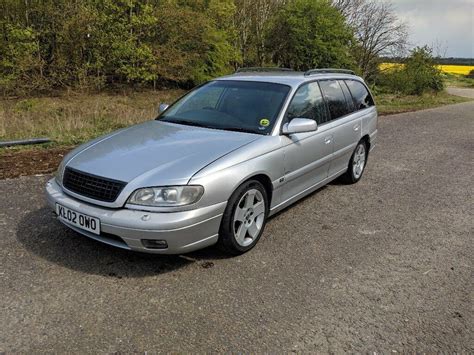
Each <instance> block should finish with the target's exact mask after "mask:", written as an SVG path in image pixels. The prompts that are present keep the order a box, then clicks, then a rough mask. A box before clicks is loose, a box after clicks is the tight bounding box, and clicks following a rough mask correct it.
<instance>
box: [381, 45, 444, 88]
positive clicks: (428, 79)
mask: <svg viewBox="0 0 474 355" xmlns="http://www.w3.org/2000/svg"><path fill="white" fill-rule="evenodd" d="M377 81H378V83H379V85H381V86H382V87H384V88H386V89H388V90H390V91H392V92H399V93H402V94H406V95H422V94H424V93H426V92H440V91H442V90H443V89H444V84H443V75H442V73H441V71H440V70H439V69H438V68H437V67H436V65H435V62H434V59H433V55H432V50H431V49H430V48H429V47H426V46H425V47H417V48H415V49H413V50H412V52H411V54H410V56H409V57H408V58H407V59H406V60H405V62H404V64H403V65H402V66H400V67H395V68H393V69H392V70H389V71H388V72H385V73H382V74H380V75H379V77H378V80H377Z"/></svg>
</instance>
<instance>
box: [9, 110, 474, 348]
mask: <svg viewBox="0 0 474 355" xmlns="http://www.w3.org/2000/svg"><path fill="white" fill-rule="evenodd" d="M473 123H474V102H468V103H464V104H459V105H455V106H447V107H443V108H439V109H433V110H427V111H422V112H414V113H408V114H400V115H394V116H387V117H383V118H381V120H380V124H379V129H380V140H379V144H378V147H377V149H376V150H375V151H374V152H373V153H372V155H371V156H370V158H369V165H368V167H367V170H366V172H365V175H364V177H363V179H362V180H361V181H360V182H359V183H358V184H356V185H353V186H345V185H342V184H339V183H333V184H331V185H329V186H327V187H326V188H323V189H321V190H320V191H318V192H316V193H314V194H312V195H311V196H309V197H307V198H305V199H304V200H302V201H300V202H299V203H297V204H296V205H294V206H293V207H291V208H288V209H286V210H285V211H283V212H282V213H280V214H278V215H277V216H276V217H274V218H272V219H271V220H270V222H269V224H268V225H267V229H266V231H265V233H264V235H263V237H262V239H261V240H260V242H259V244H258V245H257V247H256V248H254V249H253V250H252V251H251V252H250V253H248V254H246V255H243V256H240V257H234V258H226V257H225V256H224V255H222V254H220V253H219V252H218V251H216V250H215V249H212V248H211V249H207V250H204V251H200V252H196V253H192V254H190V255H188V256H187V257H186V258H183V257H179V256H176V257H174V256H171V257H164V256H152V255H143V254H135V253H131V252H125V251H122V250H118V249H114V248H112V247H108V246H105V245H102V244H100V243H98V242H94V241H92V240H89V239H87V238H85V237H82V236H80V235H77V234H75V233H74V232H71V231H69V230H67V229H66V228H64V227H63V226H61V225H60V224H59V223H58V222H57V221H55V220H54V219H53V218H52V216H51V213H50V212H49V210H48V209H47V208H46V207H45V204H44V200H43V192H42V190H43V186H44V184H45V182H46V180H47V177H44V176H43V177H27V178H19V179H13V180H3V181H0V191H1V196H2V199H0V262H1V270H0V324H1V327H0V352H1V351H6V352H39V351H42V352H46V351H54V352H66V351H68V352H78V353H79V352H80V353H86V352H89V353H90V352H132V351H133V352H143V351H160V352H167V351H177V352H179V351H220V352H223V351H240V352H290V351H297V352H314V351H318V352H343V351H360V352H366V351H377V352H392V351H426V352H435V351H447V352H453V351H459V352H460V351H465V352H471V353H472V352H474V334H473V329H474V324H473V310H474V307H473V295H474V287H473V280H474V278H473V276H474V274H473V270H474V269H473V268H474V263H473V255H474V244H473V214H472V209H473V189H472V182H473V181H474V179H473V172H474V169H473V152H474V140H473V132H474V125H473Z"/></svg>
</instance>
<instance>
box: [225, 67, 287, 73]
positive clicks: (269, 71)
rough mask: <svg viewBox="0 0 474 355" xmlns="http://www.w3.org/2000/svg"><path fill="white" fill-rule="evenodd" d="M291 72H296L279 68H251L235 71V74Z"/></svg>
mask: <svg viewBox="0 0 474 355" xmlns="http://www.w3.org/2000/svg"><path fill="white" fill-rule="evenodd" d="M290 71H294V70H293V69H289V68H278V67H249V68H239V69H237V70H236V71H235V73H234V74H237V73H248V72H263V73H271V72H290Z"/></svg>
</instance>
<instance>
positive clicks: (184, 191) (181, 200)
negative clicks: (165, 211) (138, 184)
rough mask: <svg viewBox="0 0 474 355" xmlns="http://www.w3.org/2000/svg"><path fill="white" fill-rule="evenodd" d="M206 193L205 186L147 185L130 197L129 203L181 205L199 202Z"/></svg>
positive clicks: (163, 205) (165, 205)
mask: <svg viewBox="0 0 474 355" xmlns="http://www.w3.org/2000/svg"><path fill="white" fill-rule="evenodd" d="M203 193H204V187H202V186H198V185H190V186H166V187H147V188H144V189H138V190H136V191H135V192H134V193H133V194H132V195H131V196H130V198H129V199H128V203H130V204H133V205H141V206H152V207H179V206H186V205H190V204H192V203H195V202H197V201H198V200H199V199H200V198H201V196H202V194H203Z"/></svg>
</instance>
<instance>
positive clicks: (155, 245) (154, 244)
mask: <svg viewBox="0 0 474 355" xmlns="http://www.w3.org/2000/svg"><path fill="white" fill-rule="evenodd" d="M142 244H143V246H144V247H145V248H148V249H166V248H168V243H167V242H166V240H157V239H142Z"/></svg>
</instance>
